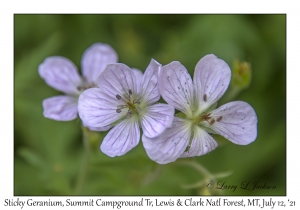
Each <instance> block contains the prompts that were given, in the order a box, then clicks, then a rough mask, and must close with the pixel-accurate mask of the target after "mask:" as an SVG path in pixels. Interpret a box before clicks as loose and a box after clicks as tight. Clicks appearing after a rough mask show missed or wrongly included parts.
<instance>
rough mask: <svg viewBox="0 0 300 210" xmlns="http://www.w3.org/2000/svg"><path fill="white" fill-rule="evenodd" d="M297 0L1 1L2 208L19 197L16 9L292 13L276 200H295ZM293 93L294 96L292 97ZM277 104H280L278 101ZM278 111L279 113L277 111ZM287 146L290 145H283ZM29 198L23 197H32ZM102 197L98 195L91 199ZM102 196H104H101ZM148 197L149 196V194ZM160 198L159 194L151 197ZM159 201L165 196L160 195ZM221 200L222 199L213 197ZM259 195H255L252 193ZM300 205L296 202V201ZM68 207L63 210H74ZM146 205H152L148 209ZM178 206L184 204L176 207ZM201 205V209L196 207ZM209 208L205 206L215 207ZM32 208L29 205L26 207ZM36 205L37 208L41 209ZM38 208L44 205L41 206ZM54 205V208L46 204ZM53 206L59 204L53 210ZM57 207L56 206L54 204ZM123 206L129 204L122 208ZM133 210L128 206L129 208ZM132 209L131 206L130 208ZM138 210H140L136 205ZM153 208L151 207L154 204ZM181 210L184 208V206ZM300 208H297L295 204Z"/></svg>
mask: <svg viewBox="0 0 300 210" xmlns="http://www.w3.org/2000/svg"><path fill="white" fill-rule="evenodd" d="M297 8H299V7H297V4H296V1H293V2H292V1H279V0H276V1H274V0H273V1H262V0H260V1H258V0H255V1H254V0H252V1H246V2H241V1H239V0H235V1H223V0H218V1H189V0H185V1H174V0H173V1H159V0H152V1H147V2H146V1H137V0H135V1H133V0H126V1H121V0H120V1H105V2H104V1H99V0H98V1H96V0H95V1H89V0H85V1H63V0H59V1H58V0H52V1H33V0H30V1H21V0H19V1H16V0H15V1H8V0H6V1H5V0H3V1H1V3H0V10H1V13H0V14H1V18H0V24H1V27H0V28H1V33H0V42H1V44H0V46H1V50H0V53H1V56H0V58H1V64H2V65H1V67H2V68H1V70H2V71H1V72H2V78H3V79H2V80H1V83H0V86H1V87H0V91H1V92H0V94H1V96H2V100H1V109H0V110H1V111H0V115H1V118H2V120H1V147H0V148H1V158H0V161H1V162H0V164H1V166H2V167H1V179H0V180H1V181H0V186H1V192H0V193H1V196H0V206H1V209H2V208H3V205H4V199H12V198H14V199H17V197H13V141H14V139H13V106H14V104H13V95H14V93H13V71H14V69H13V37H14V36H13V14H15V13H139V14H140V13H151V14H153V13H196V14H200V13H201V14H203V13H235V14H240V13H281V14H285V13H286V14H287V69H289V71H287V120H288V121H287V166H288V167H287V196H286V197H274V198H272V199H273V200H276V201H279V200H287V199H290V200H296V201H297V198H296V195H297V194H298V192H299V189H300V188H299V181H298V179H297V178H296V175H297V174H298V173H299V164H298V161H297V160H298V154H299V152H298V151H299V139H298V135H299V134H298V133H297V131H298V130H299V123H298V121H296V119H299V111H298V110H299V107H300V103H299V102H298V93H299V87H298V84H299V70H300V68H299V62H298V60H299V49H300V46H299V42H300V41H299V37H300V34H299V26H300V24H299V22H300V19H299V11H298V10H297ZM291 96H293V97H291ZM274 106H275V105H274ZM274 114H276V113H274ZM282 149H283V150H284V149H285V148H282ZM29 198H30V197H21V198H20V199H22V200H27V199H29ZM88 198H89V197H83V198H81V197H70V199H72V200H86V199H88ZM91 198H93V199H98V198H97V197H91ZM99 198H100V197H99ZM145 198H146V197H145ZM148 198H150V199H155V198H156V197H148ZM157 198H158V199H160V197H157ZM179 198H181V199H185V198H186V197H184V198H182V197H164V200H166V201H167V200H168V199H172V200H177V199H179ZM205 198H207V197H205ZM212 198H213V199H216V198H217V197H212ZM223 198H228V199H232V200H240V199H242V198H244V199H247V197H223ZM249 198H251V199H254V198H256V197H249ZM257 198H258V199H269V197H257ZM33 199H35V200H39V199H40V200H43V199H45V200H46V199H48V198H47V197H38V198H36V197H33ZM51 199H54V200H66V199H68V197H51ZM105 199H107V200H110V199H113V200H116V199H118V200H128V199H129V200H139V199H140V197H105ZM296 203H297V202H296ZM297 204H298V205H297V206H299V205H300V203H297ZM71 208H72V207H69V208H67V207H65V208H64V209H71ZM100 208H101V209H112V208H104V207H97V206H96V207H94V209H100ZM143 208H147V207H143ZM172 208H173V209H174V208H175V209H179V208H180V207H172ZM197 208H199V207H197ZM211 208H212V207H206V208H205V209H211ZM223 208H224V209H232V207H222V209H223ZM9 209H20V207H10V208H9ZM24 209H29V208H24ZM36 209H37V208H36ZM38 209H44V208H40V207H38ZM45 209H50V208H45ZM53 209H54V208H53ZM55 209H56V208H55ZM72 209H87V208H86V207H76V208H75V207H73V208H72ZM121 209H124V208H121ZM127 209H129V208H127ZM130 209H131V208H130ZM135 209H137V208H135ZM149 209H150V207H149ZM181 209H182V208H181ZM293 209H295V208H293Z"/></svg>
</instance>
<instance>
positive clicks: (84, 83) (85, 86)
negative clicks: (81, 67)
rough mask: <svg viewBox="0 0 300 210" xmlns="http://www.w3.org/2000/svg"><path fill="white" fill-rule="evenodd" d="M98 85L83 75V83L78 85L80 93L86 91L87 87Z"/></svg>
mask: <svg viewBox="0 0 300 210" xmlns="http://www.w3.org/2000/svg"><path fill="white" fill-rule="evenodd" d="M93 87H97V86H96V84H95V83H94V82H92V83H88V82H87V80H86V78H85V77H82V84H81V85H79V86H77V90H78V91H79V95H80V94H81V93H82V92H83V91H85V90H86V89H89V88H93Z"/></svg>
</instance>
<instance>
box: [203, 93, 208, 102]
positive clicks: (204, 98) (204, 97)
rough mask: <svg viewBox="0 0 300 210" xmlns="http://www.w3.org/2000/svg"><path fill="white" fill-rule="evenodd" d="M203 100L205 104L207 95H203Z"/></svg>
mask: <svg viewBox="0 0 300 210" xmlns="http://www.w3.org/2000/svg"><path fill="white" fill-rule="evenodd" d="M203 100H204V101H205V102H206V100H207V95H206V94H204V96H203Z"/></svg>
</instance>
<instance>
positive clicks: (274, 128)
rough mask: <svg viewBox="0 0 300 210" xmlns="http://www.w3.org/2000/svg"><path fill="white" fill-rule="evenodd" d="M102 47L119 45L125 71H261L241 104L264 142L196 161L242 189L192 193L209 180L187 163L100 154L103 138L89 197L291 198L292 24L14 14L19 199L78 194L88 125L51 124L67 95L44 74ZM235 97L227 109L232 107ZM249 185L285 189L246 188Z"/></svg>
mask: <svg viewBox="0 0 300 210" xmlns="http://www.w3.org/2000/svg"><path fill="white" fill-rule="evenodd" d="M95 42H103V43H108V44H110V45H111V46H112V47H113V48H114V49H115V50H116V52H117V53H118V55H119V62H122V63H125V64H127V65H128V66H130V67H135V68H138V69H141V70H142V71H144V70H145V68H146V67H147V66H148V64H149V62H150V59H151V58H154V59H156V60H157V61H158V62H160V63H161V64H162V65H166V64H168V63H169V62H171V61H174V60H179V61H180V62H181V63H182V64H183V65H184V66H185V67H186V68H187V69H188V70H189V71H190V73H191V74H193V71H194V68H195V65H196V63H197V62H198V61H199V60H200V58H202V57H203V56H204V55H206V54H210V53H213V54H215V55H217V56H218V57H219V58H221V59H223V60H225V61H226V62H227V63H228V64H229V65H230V66H232V64H233V62H234V60H235V59H239V60H240V61H247V62H249V63H250V64H251V67H252V81H251V84H250V86H249V87H248V88H247V89H245V90H243V91H242V92H240V93H239V94H238V95H236V96H235V97H234V100H243V101H246V102H248V103H249V104H251V105H252V106H253V107H254V109H255V111H256V113H257V116H258V137H257V139H256V141H255V142H253V143H252V144H250V145H247V146H239V145H235V144H233V143H231V142H229V141H224V140H222V139H221V140H220V141H219V147H217V149H216V150H215V151H213V152H211V153H210V154H207V155H204V156H201V157H195V158H190V159H191V160H192V161H196V162H197V163H200V164H201V165H202V166H203V167H205V168H206V169H207V170H209V171H210V172H211V173H212V174H216V173H220V172H232V174H231V175H230V176H228V177H225V178H219V179H217V181H221V182H226V183H225V185H228V186H231V185H233V186H234V185H236V186H237V188H238V189H236V190H235V191H234V192H233V190H231V189H228V190H217V189H215V188H214V189H212V190H208V189H205V185H204V186H203V187H196V188H191V189H186V188H184V187H182V185H188V184H192V183H196V182H199V181H201V180H203V175H202V174H201V173H199V172H198V171H197V170H196V169H195V168H193V167H190V166H189V165H187V164H180V163H182V162H181V161H177V162H176V163H171V164H167V165H164V166H161V165H158V164H156V163H155V162H153V161H151V160H150V159H149V158H148V157H147V155H146V153H145V151H144V149H143V147H142V144H141V142H140V144H139V146H138V147H136V148H134V149H133V150H131V151H130V152H129V153H128V154H126V155H124V156H122V157H116V158H109V157H108V156H106V155H104V154H103V153H102V152H101V151H100V150H99V145H100V143H101V138H103V136H104V135H105V133H99V134H94V138H93V140H92V141H91V145H92V146H91V147H92V148H91V150H92V153H91V156H90V164H89V165H88V169H87V176H86V182H85V184H84V187H83V191H82V192H81V194H84V195H199V194H200V195H203V194H207V193H213V194H223V195H285V194H286V16H285V15H14V67H15V72H14V195H73V194H74V188H75V185H76V180H77V177H78V173H79V169H80V165H81V161H82V158H83V151H84V149H83V142H82V131H81V126H80V121H79V120H78V119H77V120H74V121H70V122H57V121H53V120H50V119H46V118H44V117H43V109H42V101H43V99H45V98H48V97H50V96H55V95H60V94H61V93H60V92H58V91H56V90H54V89H52V88H51V87H49V86H47V85H46V84H45V82H44V81H43V79H41V78H40V76H39V75H38V65H39V64H40V63H41V62H42V61H43V60H44V59H45V58H46V57H48V56H53V55H60V56H64V57H67V58H69V59H70V60H72V61H73V62H74V63H75V64H76V65H77V67H78V68H79V70H80V61H81V56H82V53H83V52H84V50H85V49H87V48H88V47H89V46H90V45H92V44H93V43H95ZM225 98H226V96H225V97H223V98H222V100H221V103H219V106H220V105H221V104H223V103H226V102H228V101H226V100H225ZM243 181H247V182H250V183H251V184H253V183H254V182H259V184H260V185H264V184H265V183H266V185H270V186H276V188H275V189H255V190H252V191H251V190H244V189H239V187H240V185H241V183H242V182H243Z"/></svg>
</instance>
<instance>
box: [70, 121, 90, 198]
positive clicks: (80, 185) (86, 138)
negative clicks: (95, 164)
mask: <svg viewBox="0 0 300 210" xmlns="http://www.w3.org/2000/svg"><path fill="white" fill-rule="evenodd" d="M82 132H83V147H84V154H83V160H82V162H81V166H80V171H79V174H78V178H77V182H76V186H75V193H74V194H75V195H81V194H82V191H83V187H84V182H85V178H86V174H87V170H88V164H89V157H90V144H89V135H88V132H89V130H88V129H87V128H86V127H84V126H82Z"/></svg>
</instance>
